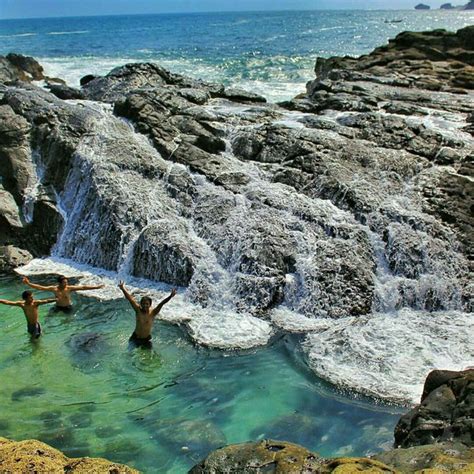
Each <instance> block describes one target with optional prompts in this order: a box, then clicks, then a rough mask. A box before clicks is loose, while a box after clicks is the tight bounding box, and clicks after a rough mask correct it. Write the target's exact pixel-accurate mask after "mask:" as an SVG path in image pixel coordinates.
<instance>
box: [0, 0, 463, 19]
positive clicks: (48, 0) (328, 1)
mask: <svg viewBox="0 0 474 474" xmlns="http://www.w3.org/2000/svg"><path fill="white" fill-rule="evenodd" d="M420 1H422V3H426V4H428V5H430V6H431V7H432V8H439V6H440V5H441V4H442V3H446V2H448V1H449V0H0V19H5V18H43V17H52V16H55V17H61V16H86V15H123V14H149V13H168V12H170V13H174V12H176V13H178V12H209V11H253V10H258V11H260V10H318V9H381V10H386V9H391V10H393V9H413V7H414V6H415V5H416V4H417V3H420ZM452 3H453V4H454V5H457V4H466V3H467V0H458V1H455V0H454V1H453V0H452Z"/></svg>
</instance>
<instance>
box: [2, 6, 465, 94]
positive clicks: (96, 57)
mask: <svg viewBox="0 0 474 474" xmlns="http://www.w3.org/2000/svg"><path fill="white" fill-rule="evenodd" d="M394 22H395V23H394ZM473 23H474V12H472V11H443V10H441V11H440V10H438V11H435V10H433V11H429V12H425V11H423V12H420V11H415V10H412V11H393V10H391V11H305V12H252V13H243V12H239V13H194V14H161V15H135V16H109V17H82V18H48V19H29V20H3V21H0V54H7V53H8V52H16V53H22V54H26V55H30V56H34V57H35V58H36V59H38V60H39V61H40V63H41V64H42V65H43V66H44V67H45V71H46V74H48V75H50V76H56V77H61V78H63V79H65V80H66V81H67V82H68V84H69V85H71V86H76V87H77V86H78V85H79V79H80V78H81V77H82V76H84V75H86V74H105V73H107V72H109V71H110V70H111V69H112V68H114V67H116V66H121V65H123V64H125V63H127V62H136V61H142V62H143V61H150V62H156V63H158V64H160V65H161V66H163V67H165V68H167V69H170V70H171V71H173V72H177V73H181V74H186V75H190V76H193V77H196V78H201V79H204V80H207V81H212V82H222V83H224V84H226V85H231V86H237V87H242V88H245V89H248V90H251V91H254V92H257V93H260V94H262V95H264V96H265V97H267V98H268V99H269V100H271V101H278V100H286V99H289V98H292V97H294V96H295V95H297V94H299V93H301V92H303V91H304V90H305V84H306V82H307V81H309V80H311V79H313V78H314V72H313V70H314V63H315V60H316V57H318V56H322V57H329V56H333V55H346V54H348V55H360V54H366V53H369V52H370V51H372V50H373V49H374V48H376V47H378V46H381V45H382V44H386V43H387V41H388V39H389V38H393V37H395V36H396V35H397V34H398V33H400V32H401V31H406V30H410V31H423V30H431V29H434V28H445V29H448V30H451V31H455V30H457V29H459V28H462V27H464V26H467V25H470V24H473Z"/></svg>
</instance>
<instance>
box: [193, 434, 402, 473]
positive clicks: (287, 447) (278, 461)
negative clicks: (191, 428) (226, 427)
mask: <svg viewBox="0 0 474 474" xmlns="http://www.w3.org/2000/svg"><path fill="white" fill-rule="evenodd" d="M359 471H368V472H372V473H387V474H388V473H395V471H394V470H393V469H391V468H390V467H388V466H386V465H385V464H382V463H381V462H379V461H375V460H371V459H366V458H337V459H324V458H322V457H320V456H319V455H318V454H315V453H312V452H311V451H308V450H307V449H305V448H303V447H301V446H298V445H297V444H292V443H288V442H286V441H274V440H263V441H259V442H255V443H242V444H234V445H230V446H226V447H225V448H221V449H218V450H217V451H214V452H212V453H211V454H210V455H209V456H208V457H207V458H206V459H204V460H203V461H201V462H200V463H199V464H197V465H196V466H194V467H193V468H192V469H191V470H190V471H189V474H211V473H216V472H222V473H224V472H229V473H230V472H241V473H248V474H250V473H257V472H269V473H276V474H278V473H285V472H291V473H295V474H297V473H301V474H303V473H307V472H315V473H316V472H317V473H321V474H323V473H324V474H326V473H328V474H329V473H348V474H349V473H353V472H359Z"/></svg>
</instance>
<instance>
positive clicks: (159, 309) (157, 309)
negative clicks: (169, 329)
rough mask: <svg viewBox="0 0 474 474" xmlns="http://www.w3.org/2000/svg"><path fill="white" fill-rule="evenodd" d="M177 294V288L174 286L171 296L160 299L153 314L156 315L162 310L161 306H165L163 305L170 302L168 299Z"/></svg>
mask: <svg viewBox="0 0 474 474" xmlns="http://www.w3.org/2000/svg"><path fill="white" fill-rule="evenodd" d="M175 295H176V288H173V289H172V290H171V293H170V295H169V296H167V297H166V298H165V299H164V300H163V301H160V302H159V303H158V305H157V306H156V308H155V309H154V310H153V312H152V314H153V316H156V315H157V314H158V313H159V312H160V311H161V308H163V306H164V305H165V304H166V303H168V301H170V300H171V298H173V297H174V296H175Z"/></svg>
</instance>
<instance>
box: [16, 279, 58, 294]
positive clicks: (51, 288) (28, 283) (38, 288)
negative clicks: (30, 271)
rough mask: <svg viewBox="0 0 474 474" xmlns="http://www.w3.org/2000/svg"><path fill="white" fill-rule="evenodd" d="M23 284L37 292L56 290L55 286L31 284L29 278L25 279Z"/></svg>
mask: <svg viewBox="0 0 474 474" xmlns="http://www.w3.org/2000/svg"><path fill="white" fill-rule="evenodd" d="M23 283H25V284H26V285H28V286H31V288H34V289H35V290H43V291H54V290H55V289H56V287H55V286H43V285H37V284H36V283H31V281H30V280H29V278H28V277H24V278H23Z"/></svg>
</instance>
